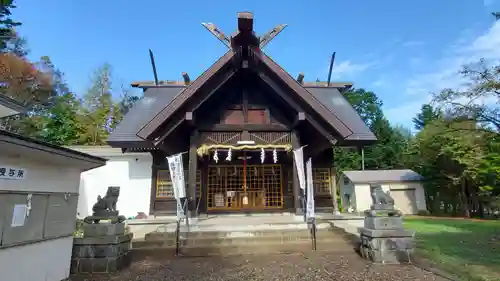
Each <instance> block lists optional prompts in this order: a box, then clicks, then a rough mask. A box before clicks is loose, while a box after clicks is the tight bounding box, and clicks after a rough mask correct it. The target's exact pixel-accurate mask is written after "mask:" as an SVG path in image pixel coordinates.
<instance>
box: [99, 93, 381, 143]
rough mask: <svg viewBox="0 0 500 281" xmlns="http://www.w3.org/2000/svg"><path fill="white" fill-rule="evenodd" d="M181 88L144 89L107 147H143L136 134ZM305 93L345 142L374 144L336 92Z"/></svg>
mask: <svg viewBox="0 0 500 281" xmlns="http://www.w3.org/2000/svg"><path fill="white" fill-rule="evenodd" d="M184 88H185V86H183V85H169V86H165V87H154V88H145V92H144V97H143V98H141V99H140V100H139V101H137V103H136V104H135V105H134V106H133V107H132V108H131V109H130V111H129V112H128V114H127V115H126V116H125V118H124V119H123V120H122V121H121V122H120V124H119V125H118V126H117V127H116V129H115V130H114V131H113V133H112V134H111V135H110V136H109V138H108V143H109V144H110V145H111V146H118V147H121V145H120V143H121V144H123V143H132V142H135V143H144V144H145V143H146V142H145V141H144V140H143V139H141V138H139V137H138V136H137V135H136V134H137V132H138V131H139V130H140V129H141V128H142V127H143V126H144V125H145V124H147V123H148V122H149V121H150V120H152V119H153V117H155V116H156V115H157V114H158V113H159V112H160V111H161V110H162V109H163V108H165V105H167V104H169V103H170V102H171V101H172V100H173V99H174V97H175V96H176V95H177V94H178V93H180V92H181V91H182V90H183V89H184ZM306 90H307V91H309V92H310V93H311V94H312V95H313V96H314V97H315V98H316V99H317V100H319V102H320V103H322V104H323V105H324V106H325V107H327V108H328V109H329V110H330V111H332V112H333V113H334V114H335V115H336V116H337V117H338V118H339V119H340V120H341V121H342V122H343V123H344V124H345V125H346V126H347V127H348V128H350V129H351V130H353V134H352V135H350V136H349V137H348V138H347V139H348V140H365V141H366V140H368V141H372V140H376V138H375V136H374V135H373V133H372V132H371V131H370V129H369V128H368V127H367V126H366V125H365V123H364V122H363V120H362V119H361V117H359V115H358V114H357V112H356V111H355V110H354V108H353V107H352V106H351V105H350V104H349V102H348V101H347V100H346V98H345V97H344V96H343V95H342V94H341V93H340V92H339V90H338V89H337V88H332V87H330V88H327V87H306Z"/></svg>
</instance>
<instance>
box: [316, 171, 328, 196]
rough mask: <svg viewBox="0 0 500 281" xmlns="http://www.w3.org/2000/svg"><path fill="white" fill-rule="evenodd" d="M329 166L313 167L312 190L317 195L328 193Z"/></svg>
mask: <svg viewBox="0 0 500 281" xmlns="http://www.w3.org/2000/svg"><path fill="white" fill-rule="evenodd" d="M330 180H331V177H330V168H313V182H314V192H315V194H317V195H330V194H331V192H330V191H331V190H330V187H331V184H330Z"/></svg>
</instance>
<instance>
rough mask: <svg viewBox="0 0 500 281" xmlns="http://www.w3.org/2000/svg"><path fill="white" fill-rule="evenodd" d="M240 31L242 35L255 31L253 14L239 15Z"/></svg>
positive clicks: (240, 13) (244, 13)
mask: <svg viewBox="0 0 500 281" xmlns="http://www.w3.org/2000/svg"><path fill="white" fill-rule="evenodd" d="M238 31H239V32H240V33H251V32H252V31H253V14H252V13H250V12H239V13H238Z"/></svg>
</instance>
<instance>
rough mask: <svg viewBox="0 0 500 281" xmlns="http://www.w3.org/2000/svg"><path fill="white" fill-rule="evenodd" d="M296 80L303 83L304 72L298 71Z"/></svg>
mask: <svg viewBox="0 0 500 281" xmlns="http://www.w3.org/2000/svg"><path fill="white" fill-rule="evenodd" d="M297 82H299V83H300V84H303V83H304V73H299V76H297Z"/></svg>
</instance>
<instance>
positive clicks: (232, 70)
mask: <svg viewBox="0 0 500 281" xmlns="http://www.w3.org/2000/svg"><path fill="white" fill-rule="evenodd" d="M235 73H236V70H234V69H231V70H229V71H228V72H227V73H226V74H225V75H224V76H223V78H222V80H220V81H219V82H218V83H217V84H216V86H214V87H212V88H211V90H210V92H209V93H208V94H207V95H206V96H205V97H204V98H203V99H201V100H200V101H198V102H197V103H196V104H194V105H193V106H192V107H191V108H190V111H188V112H187V113H186V114H185V116H183V117H182V118H181V119H179V120H178V121H176V122H175V123H173V125H172V126H170V128H169V129H168V130H167V131H166V132H165V133H164V134H162V135H161V136H160V137H159V138H157V139H155V141H154V144H155V145H157V144H159V143H160V142H162V141H163V140H165V138H166V137H167V136H168V135H170V134H171V133H172V132H173V131H174V130H175V128H177V127H178V126H180V125H181V124H182V123H183V122H184V121H189V123H193V122H194V120H193V119H194V116H193V112H194V111H195V110H196V109H198V108H199V107H200V106H201V105H202V104H203V103H204V102H205V101H207V100H208V99H209V98H210V97H211V96H212V95H213V94H214V93H215V92H216V91H217V90H219V89H220V87H221V86H222V85H224V84H225V83H226V82H227V80H229V79H230V78H231V77H233V75H234V74H235ZM186 117H188V118H190V119H186Z"/></svg>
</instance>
